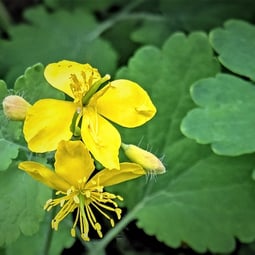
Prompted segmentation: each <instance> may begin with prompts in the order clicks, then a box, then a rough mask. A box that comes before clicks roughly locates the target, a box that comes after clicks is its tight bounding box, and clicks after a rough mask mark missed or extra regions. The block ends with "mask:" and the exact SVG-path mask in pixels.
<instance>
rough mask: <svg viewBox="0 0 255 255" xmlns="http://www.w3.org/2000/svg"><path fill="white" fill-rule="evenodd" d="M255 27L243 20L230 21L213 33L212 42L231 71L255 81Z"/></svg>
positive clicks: (223, 62)
mask: <svg viewBox="0 0 255 255" xmlns="http://www.w3.org/2000/svg"><path fill="white" fill-rule="evenodd" d="M254 37H255V26H254V25H252V24H249V23H247V22H245V21H241V20H239V21H238V20H230V21H227V22H226V23H225V24H224V28H217V29H214V30H212V31H211V33H210V41H211V43H212V46H213V48H214V49H215V50H216V51H217V53H218V54H219V60H220V62H221V63H222V65H224V66H225V67H226V68H228V69H230V70H231V71H233V72H235V73H237V74H240V75H243V76H246V77H249V78H250V79H252V80H255V72H254V70H255V52H254V48H255V41H254Z"/></svg>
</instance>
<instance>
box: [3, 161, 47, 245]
mask: <svg viewBox="0 0 255 255" xmlns="http://www.w3.org/2000/svg"><path fill="white" fill-rule="evenodd" d="M0 175H1V176H0V196H1V200H0V208H1V210H0V246H3V245H9V244H11V243H12V242H14V241H16V240H17V239H18V237H19V236H20V235H21V233H22V234H24V235H32V234H35V233H36V232H37V231H38V230H39V225H40V222H41V221H42V220H43V217H44V210H43V205H44V203H45V201H46V200H47V199H49V198H50V197H51V192H50V190H49V189H48V188H46V187H44V186H43V185H42V184H40V183H38V182H35V181H34V180H33V179H32V178H31V177H30V176H28V175H27V174H26V173H23V172H21V171H20V170H18V169H17V164H16V163H13V164H12V165H11V166H10V167H9V169H8V171H5V172H2V173H0Z"/></svg>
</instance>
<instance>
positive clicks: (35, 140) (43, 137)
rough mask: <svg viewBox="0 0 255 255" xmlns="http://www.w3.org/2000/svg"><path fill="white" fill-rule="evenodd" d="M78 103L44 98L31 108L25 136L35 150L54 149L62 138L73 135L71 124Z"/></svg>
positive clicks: (29, 145)
mask: <svg viewBox="0 0 255 255" xmlns="http://www.w3.org/2000/svg"><path fill="white" fill-rule="evenodd" d="M75 111H76V105H75V104H74V103H72V102H67V101H61V100H55V99H42V100H39V101H37V102H36V103H35V104H34V105H33V106H32V107H30V108H29V110H28V112H27V116H26V119H25V123H24V128H23V132H24V136H25V139H26V141H27V143H28V147H29V149H30V150H31V151H34V152H46V151H52V150H55V149H56V148H57V145H58V143H59V142H60V141H61V140H69V139H70V138H71V137H72V132H71V131H70V125H71V122H72V118H73V115H74V112H75Z"/></svg>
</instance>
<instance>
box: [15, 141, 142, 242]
mask: <svg viewBox="0 0 255 255" xmlns="http://www.w3.org/2000/svg"><path fill="white" fill-rule="evenodd" d="M19 168H20V169H21V170H24V171H25V172H27V173H28V174H29V175H31V176H32V177H33V178H34V179H36V180H38V181H40V182H42V183H44V184H45V185H47V186H49V187H50V188H52V189H54V190H56V191H57V192H56V195H57V197H56V198H54V199H50V200H48V201H47V202H46V204H45V209H46V210H50V209H51V208H52V207H54V206H58V205H59V206H60V210H59V212H58V213H57V215H56V216H55V218H54V219H53V220H52V228H53V229H55V230H57V229H58V225H59V223H60V222H61V221H62V220H63V219H64V218H65V217H66V216H67V215H68V214H69V213H72V212H74V211H75V210H76V217H75V220H74V224H73V226H72V228H71V235H72V236H75V235H76V230H75V228H76V226H77V224H78V222H79V226H80V231H81V237H82V238H83V239H84V240H85V241H89V229H90V226H92V228H93V229H94V230H96V231H97V233H98V235H99V237H102V236H103V234H102V231H101V224H100V223H99V222H98V221H97V219H96V217H95V214H94V211H98V212H99V213H101V214H102V215H103V216H104V217H106V218H107V219H108V220H109V222H110V224H111V226H112V227H113V226H114V219H113V218H112V216H111V213H115V214H116V215H117V218H118V219H120V218H121V209H120V208H119V207H118V204H117V202H116V201H115V200H116V199H118V200H122V197H121V196H118V195H115V194H112V193H109V192H106V191H104V187H106V186H111V185H114V184H117V183H121V182H125V181H127V180H131V179H134V178H137V177H139V176H142V175H144V174H145V172H144V170H143V168H142V167H141V166H140V165H138V164H135V163H120V169H111V170H109V169H103V170H101V171H99V172H98V173H96V174H95V175H94V176H92V173H93V171H94V170H95V167H94V162H93V159H92V157H91V155H90V153H89V151H88V150H87V148H86V147H85V145H84V143H82V142H81V141H61V142H60V143H59V145H58V149H57V151H56V154H55V171H53V170H51V169H49V168H47V167H46V166H44V165H42V164H40V163H38V162H33V161H24V162H21V163H20V164H19Z"/></svg>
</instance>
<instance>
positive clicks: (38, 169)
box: [19, 161, 70, 192]
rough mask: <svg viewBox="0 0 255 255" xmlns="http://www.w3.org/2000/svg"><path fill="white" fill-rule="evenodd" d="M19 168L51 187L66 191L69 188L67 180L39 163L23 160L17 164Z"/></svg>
mask: <svg viewBox="0 0 255 255" xmlns="http://www.w3.org/2000/svg"><path fill="white" fill-rule="evenodd" d="M19 169H21V170H23V171H25V172H27V173H28V174H29V175H30V176H32V177H33V178H34V179H35V180H37V181H39V182H42V183H43V184H45V185H47V186H48V187H50V188H52V189H55V190H60V191H63V192H66V191H67V190H68V189H69V188H70V184H69V183H68V182H66V181H65V180H63V179H62V178H61V177H59V176H58V175H57V174H56V173H55V172H53V171H52V170H50V169H48V168H47V167H45V166H44V165H42V164H40V163H37V162H33V161H24V162H21V163H20V164H19Z"/></svg>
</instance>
